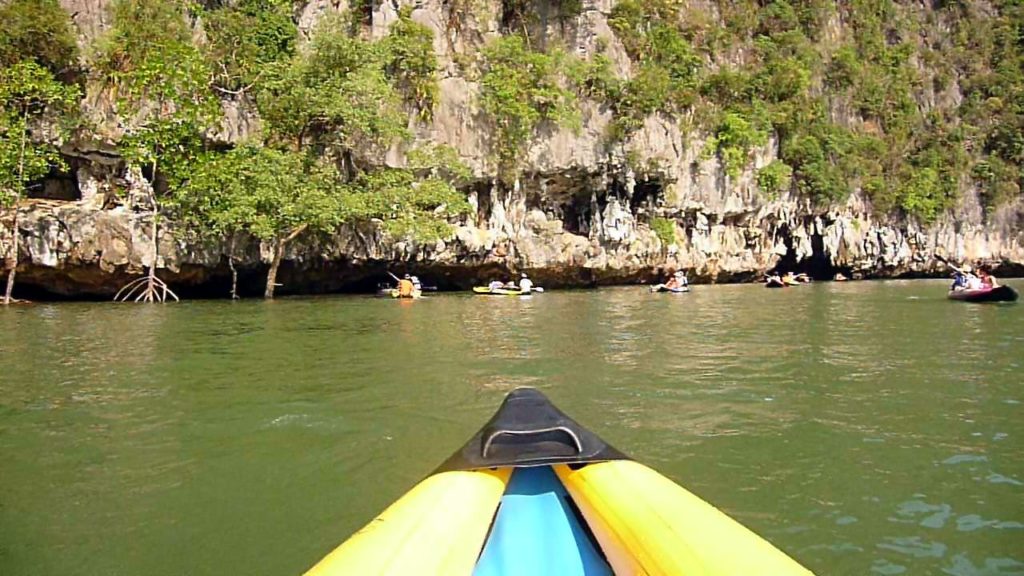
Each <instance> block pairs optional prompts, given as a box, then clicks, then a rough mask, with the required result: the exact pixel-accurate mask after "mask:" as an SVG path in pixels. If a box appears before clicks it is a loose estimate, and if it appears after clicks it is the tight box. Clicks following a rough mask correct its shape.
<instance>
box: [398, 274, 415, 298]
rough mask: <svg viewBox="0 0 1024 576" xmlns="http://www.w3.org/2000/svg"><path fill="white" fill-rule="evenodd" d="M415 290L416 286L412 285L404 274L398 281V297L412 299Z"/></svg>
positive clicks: (410, 280)
mask: <svg viewBox="0 0 1024 576" xmlns="http://www.w3.org/2000/svg"><path fill="white" fill-rule="evenodd" d="M414 290H416V285H415V284H413V283H412V279H411V278H410V277H409V275H408V274H406V275H405V276H404V277H403V278H402V279H401V280H399V281H398V297H399V298H412V293H413V291H414Z"/></svg>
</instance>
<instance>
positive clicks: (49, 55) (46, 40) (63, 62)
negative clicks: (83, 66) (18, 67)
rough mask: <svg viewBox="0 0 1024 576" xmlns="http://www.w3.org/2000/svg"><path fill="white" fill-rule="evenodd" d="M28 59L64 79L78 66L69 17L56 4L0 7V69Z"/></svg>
mask: <svg viewBox="0 0 1024 576" xmlns="http://www.w3.org/2000/svg"><path fill="white" fill-rule="evenodd" d="M25 59H31V60H33V61H35V63H36V64H38V65H40V66H42V67H43V68H46V69H47V70H49V71H50V73H52V74H54V75H57V76H64V75H66V74H67V73H68V72H70V71H71V70H72V69H74V68H77V65H78V45H77V44H76V42H75V33H74V29H73V27H72V25H71V18H70V17H69V16H68V13H67V12H65V11H64V9H63V8H61V7H60V4H58V3H57V0H10V1H9V2H5V3H2V4H0V66H13V65H14V64H17V63H18V62H20V61H22V60H25Z"/></svg>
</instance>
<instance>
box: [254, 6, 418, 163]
mask: <svg viewBox="0 0 1024 576" xmlns="http://www.w3.org/2000/svg"><path fill="white" fill-rule="evenodd" d="M387 61H388V60H387V51H386V50H385V49H384V46H383V45H382V44H381V43H371V42H368V41H365V40H362V39H360V38H354V37H351V36H349V34H348V26H347V21H346V20H345V19H344V17H342V16H329V17H326V18H324V20H323V21H321V22H320V23H319V24H318V25H317V27H316V30H315V31H314V35H313V39H312V42H311V45H310V46H309V48H308V49H307V50H305V51H303V52H302V53H301V54H298V55H296V56H295V57H294V58H292V59H291V60H288V61H287V62H282V63H280V64H278V65H276V66H273V67H271V68H269V69H268V70H267V72H266V74H265V79H264V81H262V82H261V89H260V91H259V92H258V93H257V100H256V102H257V106H258V108H259V111H260V116H261V118H262V119H263V120H264V121H265V122H266V124H267V128H268V137H269V139H270V140H271V142H274V143H285V144H288V145H289V146H291V147H292V149H294V150H301V149H303V148H304V147H306V146H315V147H317V148H319V149H321V150H323V151H325V152H327V153H328V154H331V155H333V156H335V157H336V159H337V160H338V161H339V162H340V163H342V164H343V166H344V167H345V171H346V173H347V174H348V175H354V174H355V173H356V172H357V171H358V168H359V166H358V164H360V163H365V159H367V158H370V157H372V156H373V155H374V153H380V152H382V151H383V150H385V149H386V148H387V147H389V146H390V145H391V144H392V143H393V142H394V141H395V140H396V139H399V138H405V137H407V136H408V133H407V131H406V129H405V120H406V118H405V116H404V114H402V108H401V103H402V99H401V98H400V96H399V95H398V93H397V92H396V90H395V88H394V86H393V85H392V84H391V83H390V82H389V81H388V77H387V75H386V73H385V66H386V64H387Z"/></svg>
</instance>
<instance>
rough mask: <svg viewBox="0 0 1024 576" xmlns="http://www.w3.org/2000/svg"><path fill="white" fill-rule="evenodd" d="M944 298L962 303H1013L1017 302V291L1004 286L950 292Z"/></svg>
mask: <svg viewBox="0 0 1024 576" xmlns="http://www.w3.org/2000/svg"><path fill="white" fill-rule="evenodd" d="M946 297H947V298H949V299H950V300H962V301H964V302H1014V301H1016V300H1017V291H1016V290H1014V289H1013V288H1011V287H1009V286H1005V285H1004V286H996V287H995V288H981V289H978V290H967V289H963V290H950V291H949V294H947V296H946Z"/></svg>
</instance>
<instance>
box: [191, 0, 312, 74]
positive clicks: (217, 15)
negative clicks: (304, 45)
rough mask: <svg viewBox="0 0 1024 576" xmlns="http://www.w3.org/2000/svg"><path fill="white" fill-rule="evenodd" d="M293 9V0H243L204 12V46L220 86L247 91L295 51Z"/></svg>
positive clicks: (295, 35)
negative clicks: (205, 38)
mask: <svg viewBox="0 0 1024 576" xmlns="http://www.w3.org/2000/svg"><path fill="white" fill-rule="evenodd" d="M291 10H292V2H291V1H290V0H242V1H240V2H236V3H230V4H223V5H221V6H219V7H218V8H216V9H214V10H208V11H206V12H205V13H204V15H203V29H204V30H205V31H206V37H207V43H206V46H205V47H204V48H205V52H206V55H207V58H208V59H209V62H210V67H211V68H212V69H213V79H214V86H215V87H216V88H217V89H218V90H220V91H222V92H225V93H230V94H237V93H242V92H245V91H247V90H249V89H250V88H251V87H252V86H253V84H255V83H257V82H258V81H259V80H260V79H261V78H262V76H263V74H264V69H265V68H266V67H267V66H269V65H271V64H273V63H275V62H279V61H281V60H286V59H288V58H290V57H291V56H292V55H293V54H294V53H295V41H296V37H297V30H296V27H295V23H294V22H292V17H291Z"/></svg>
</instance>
